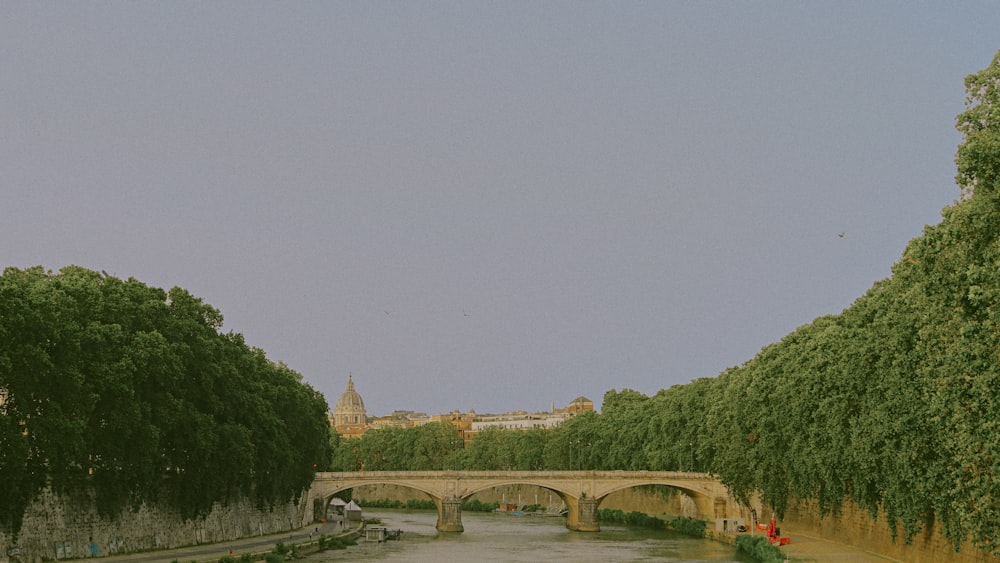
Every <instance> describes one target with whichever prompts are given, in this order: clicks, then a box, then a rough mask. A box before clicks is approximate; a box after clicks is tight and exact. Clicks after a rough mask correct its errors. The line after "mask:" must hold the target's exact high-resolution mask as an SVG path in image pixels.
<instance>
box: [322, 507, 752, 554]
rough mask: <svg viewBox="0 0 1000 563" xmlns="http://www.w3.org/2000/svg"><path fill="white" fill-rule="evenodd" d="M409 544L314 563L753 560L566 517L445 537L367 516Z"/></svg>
mask: <svg viewBox="0 0 1000 563" xmlns="http://www.w3.org/2000/svg"><path fill="white" fill-rule="evenodd" d="M365 518H379V519H381V520H382V525H384V526H386V527H388V528H390V529H401V530H403V534H402V539H400V540H399V541H387V542H384V543H374V542H372V543H369V542H365V541H363V540H361V541H359V542H358V545H357V546H354V547H351V548H348V549H347V550H344V551H327V552H324V553H318V554H315V555H311V556H309V557H307V558H306V560H307V561H316V562H320V561H323V562H325V561H337V562H340V561H385V560H394V561H408V562H409V561H413V562H433V563H441V562H450V561H502V562H510V563H520V562H524V563H528V562H530V563H538V562H539V561H567V562H574V563H576V562H589V561H593V562H597V561H600V562H601V563H607V562H608V561H616V562H617V561H664V562H669V561H713V562H737V561H738V562H742V563H746V562H750V561H752V560H751V559H749V558H747V557H746V556H744V555H743V554H740V555H739V556H738V555H737V553H736V548H734V547H732V546H729V545H725V544H722V543H719V542H714V541H710V540H702V539H695V538H690V537H687V536H684V535H681V534H677V533H674V532H669V531H657V530H647V529H629V528H625V527H623V526H619V525H615V524H608V523H601V531H600V532H596V533H592V532H571V531H569V530H568V529H566V521H565V519H563V518H547V517H544V516H517V515H511V514H493V513H477V512H463V513H462V524H463V525H464V526H465V532H463V533H461V534H452V533H449V534H439V533H438V532H437V530H436V529H435V528H434V526H435V524H436V523H437V514H436V513H434V512H431V511H406V510H385V509H379V510H365Z"/></svg>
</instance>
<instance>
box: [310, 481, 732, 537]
mask: <svg viewBox="0 0 1000 563" xmlns="http://www.w3.org/2000/svg"><path fill="white" fill-rule="evenodd" d="M376 484H387V485H398V486H402V487H409V488H411V489H414V490H417V491H421V492H423V493H425V494H427V495H428V496H429V497H431V499H433V500H434V504H435V505H436V506H437V510H438V521H437V529H438V530H439V531H442V532H461V531H463V530H464V527H463V526H462V503H463V502H464V501H465V500H466V499H468V498H469V497H471V496H472V495H474V494H476V493H478V492H480V491H484V490H487V489H491V488H493V487H500V486H504V485H535V486H538V487H542V488H544V489H548V490H550V491H552V492H553V493H555V494H556V495H558V496H559V497H560V498H561V499H562V500H563V501H564V502H565V503H566V509H567V518H566V527H567V528H569V529H571V530H576V531H580V532H596V531H598V530H600V525H599V524H598V521H597V507H598V505H599V504H600V503H601V501H602V500H604V498H606V497H607V496H608V495H610V494H611V493H614V492H616V491H620V490H622V489H628V488H631V487H638V486H643V485H665V486H667V487H672V488H674V489H677V490H678V491H680V492H681V493H682V494H684V495H686V496H688V497H689V498H690V499H691V500H692V501H693V502H694V504H695V505H696V506H697V508H698V514H699V515H700V516H701V517H703V518H710V519H717V518H727V517H733V516H736V515H739V514H740V512H741V511H740V506H739V504H738V503H737V502H736V501H735V499H733V497H732V496H731V495H730V494H729V491H728V489H727V488H726V486H725V485H723V484H722V483H721V482H720V481H719V480H717V479H715V478H713V477H712V476H711V475H709V474H707V473H687V472H682V471H352V472H342V473H317V474H316V477H315V479H314V480H313V483H312V487H311V488H310V489H309V492H308V499H307V503H309V504H306V506H310V504H312V506H313V507H314V508H313V514H312V516H313V518H314V519H318V518H322V517H323V516H324V515H325V514H326V509H327V506H328V505H329V503H330V499H331V498H332V497H333V496H334V495H335V494H336V493H338V492H340V491H343V490H345V489H350V488H353V487H360V486H362V485H376ZM306 517H307V518H308V515H307V516H306ZM308 523H309V522H308V521H307V522H303V525H305V524H308Z"/></svg>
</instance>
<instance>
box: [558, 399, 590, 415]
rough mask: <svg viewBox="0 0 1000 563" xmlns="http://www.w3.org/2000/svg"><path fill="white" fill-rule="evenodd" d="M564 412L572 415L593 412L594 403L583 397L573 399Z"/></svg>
mask: <svg viewBox="0 0 1000 563" xmlns="http://www.w3.org/2000/svg"><path fill="white" fill-rule="evenodd" d="M565 410H566V412H568V413H570V414H572V415H578V414H583V413H585V412H587V411H592V410H594V401H591V400H590V399H588V398H586V397H584V396H580V397H577V398H575V399H573V401H572V402H570V404H569V406H568V407H566V409H565Z"/></svg>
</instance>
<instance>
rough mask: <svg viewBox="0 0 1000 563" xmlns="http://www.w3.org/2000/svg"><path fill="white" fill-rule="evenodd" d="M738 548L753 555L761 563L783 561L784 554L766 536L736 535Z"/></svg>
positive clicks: (780, 562) (778, 562) (779, 562)
mask: <svg viewBox="0 0 1000 563" xmlns="http://www.w3.org/2000/svg"><path fill="white" fill-rule="evenodd" d="M736 549H737V550H738V551H742V552H744V553H746V554H747V555H749V556H750V557H753V558H754V559H756V560H757V561H760V562H761V563H782V562H783V561H785V556H784V554H782V553H781V550H780V549H778V548H777V547H774V546H773V545H771V542H770V541H768V539H767V538H766V537H764V536H747V535H739V536H736Z"/></svg>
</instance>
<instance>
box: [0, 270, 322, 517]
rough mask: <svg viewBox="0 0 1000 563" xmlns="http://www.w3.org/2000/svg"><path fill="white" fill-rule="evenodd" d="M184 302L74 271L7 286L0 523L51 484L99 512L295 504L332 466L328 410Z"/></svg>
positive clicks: (213, 317) (34, 273)
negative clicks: (88, 498) (142, 505)
mask: <svg viewBox="0 0 1000 563" xmlns="http://www.w3.org/2000/svg"><path fill="white" fill-rule="evenodd" d="M221 326H222V315H220V314H219V312H218V311H217V310H215V309H213V308H212V307H210V306H209V305H207V304H205V303H202V301H201V300H200V299H198V298H196V297H194V296H192V295H191V294H189V293H188V292H187V291H185V290H183V289H180V288H177V287H175V288H173V289H171V290H170V291H169V292H165V291H163V290H162V289H157V288H153V287H148V286H146V285H144V284H142V283H140V282H138V281H136V280H134V279H129V280H127V281H123V280H120V279H117V278H115V277H113V276H108V275H105V274H102V273H98V272H93V271H89V270H86V269H84V268H80V267H75V266H71V267H67V268H64V269H62V270H61V271H59V272H58V273H52V272H49V271H45V270H43V269H42V268H41V267H35V268H30V269H26V270H20V269H16V268H8V269H6V270H4V272H3V275H2V276H0V395H2V396H3V404H2V405H0V415H2V416H0V525H3V527H4V528H5V529H7V530H10V531H11V532H13V533H16V531H17V530H18V529H19V528H20V522H21V518H22V515H23V512H24V510H25V508H26V506H27V505H28V503H30V501H31V499H32V498H33V497H34V496H35V495H36V494H37V493H38V492H39V491H40V490H41V489H42V488H44V487H46V486H51V487H52V488H53V489H54V490H56V491H58V492H61V493H66V494H70V495H72V494H75V493H78V492H79V491H93V493H94V494H95V495H96V500H97V504H98V508H99V510H100V511H101V512H102V513H103V514H116V513H117V512H118V511H119V510H120V509H121V508H122V507H124V506H126V505H127V504H129V503H139V502H142V501H147V500H157V499H158V498H160V496H161V495H163V494H164V491H166V495H167V500H168V501H169V502H170V503H172V505H173V506H175V507H177V508H178V509H179V510H181V511H182V512H183V513H184V514H186V515H193V514H197V513H200V512H204V511H206V510H207V509H209V508H210V507H211V505H212V504H213V503H214V502H216V501H223V500H226V499H227V498H230V497H231V496H232V495H236V494H240V495H247V496H249V497H251V498H254V499H256V500H257V501H258V502H259V503H260V504H261V505H267V504H271V503H275V502H281V501H285V500H288V499H290V498H292V497H293V495H295V494H296V493H298V492H299V491H300V490H302V489H303V488H305V487H308V485H309V483H310V482H311V480H312V476H313V472H314V467H316V466H317V465H318V466H325V465H326V464H327V462H328V460H329V443H328V441H327V437H328V434H329V426H328V423H327V419H326V410H327V405H326V401H325V400H324V399H323V397H322V396H321V395H320V394H319V393H317V392H316V391H314V390H313V389H312V388H311V387H309V386H308V385H306V384H305V383H303V382H302V380H301V377H300V376H299V375H298V374H296V373H295V372H293V371H292V370H290V369H288V367H286V366H284V365H283V364H275V363H272V362H270V361H268V360H267V359H266V358H265V356H264V352H262V351H261V350H259V349H255V348H250V347H248V346H247V345H246V344H245V343H244V341H243V338H242V337H241V336H240V335H239V334H234V333H228V334H222V333H220V328H221Z"/></svg>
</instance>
